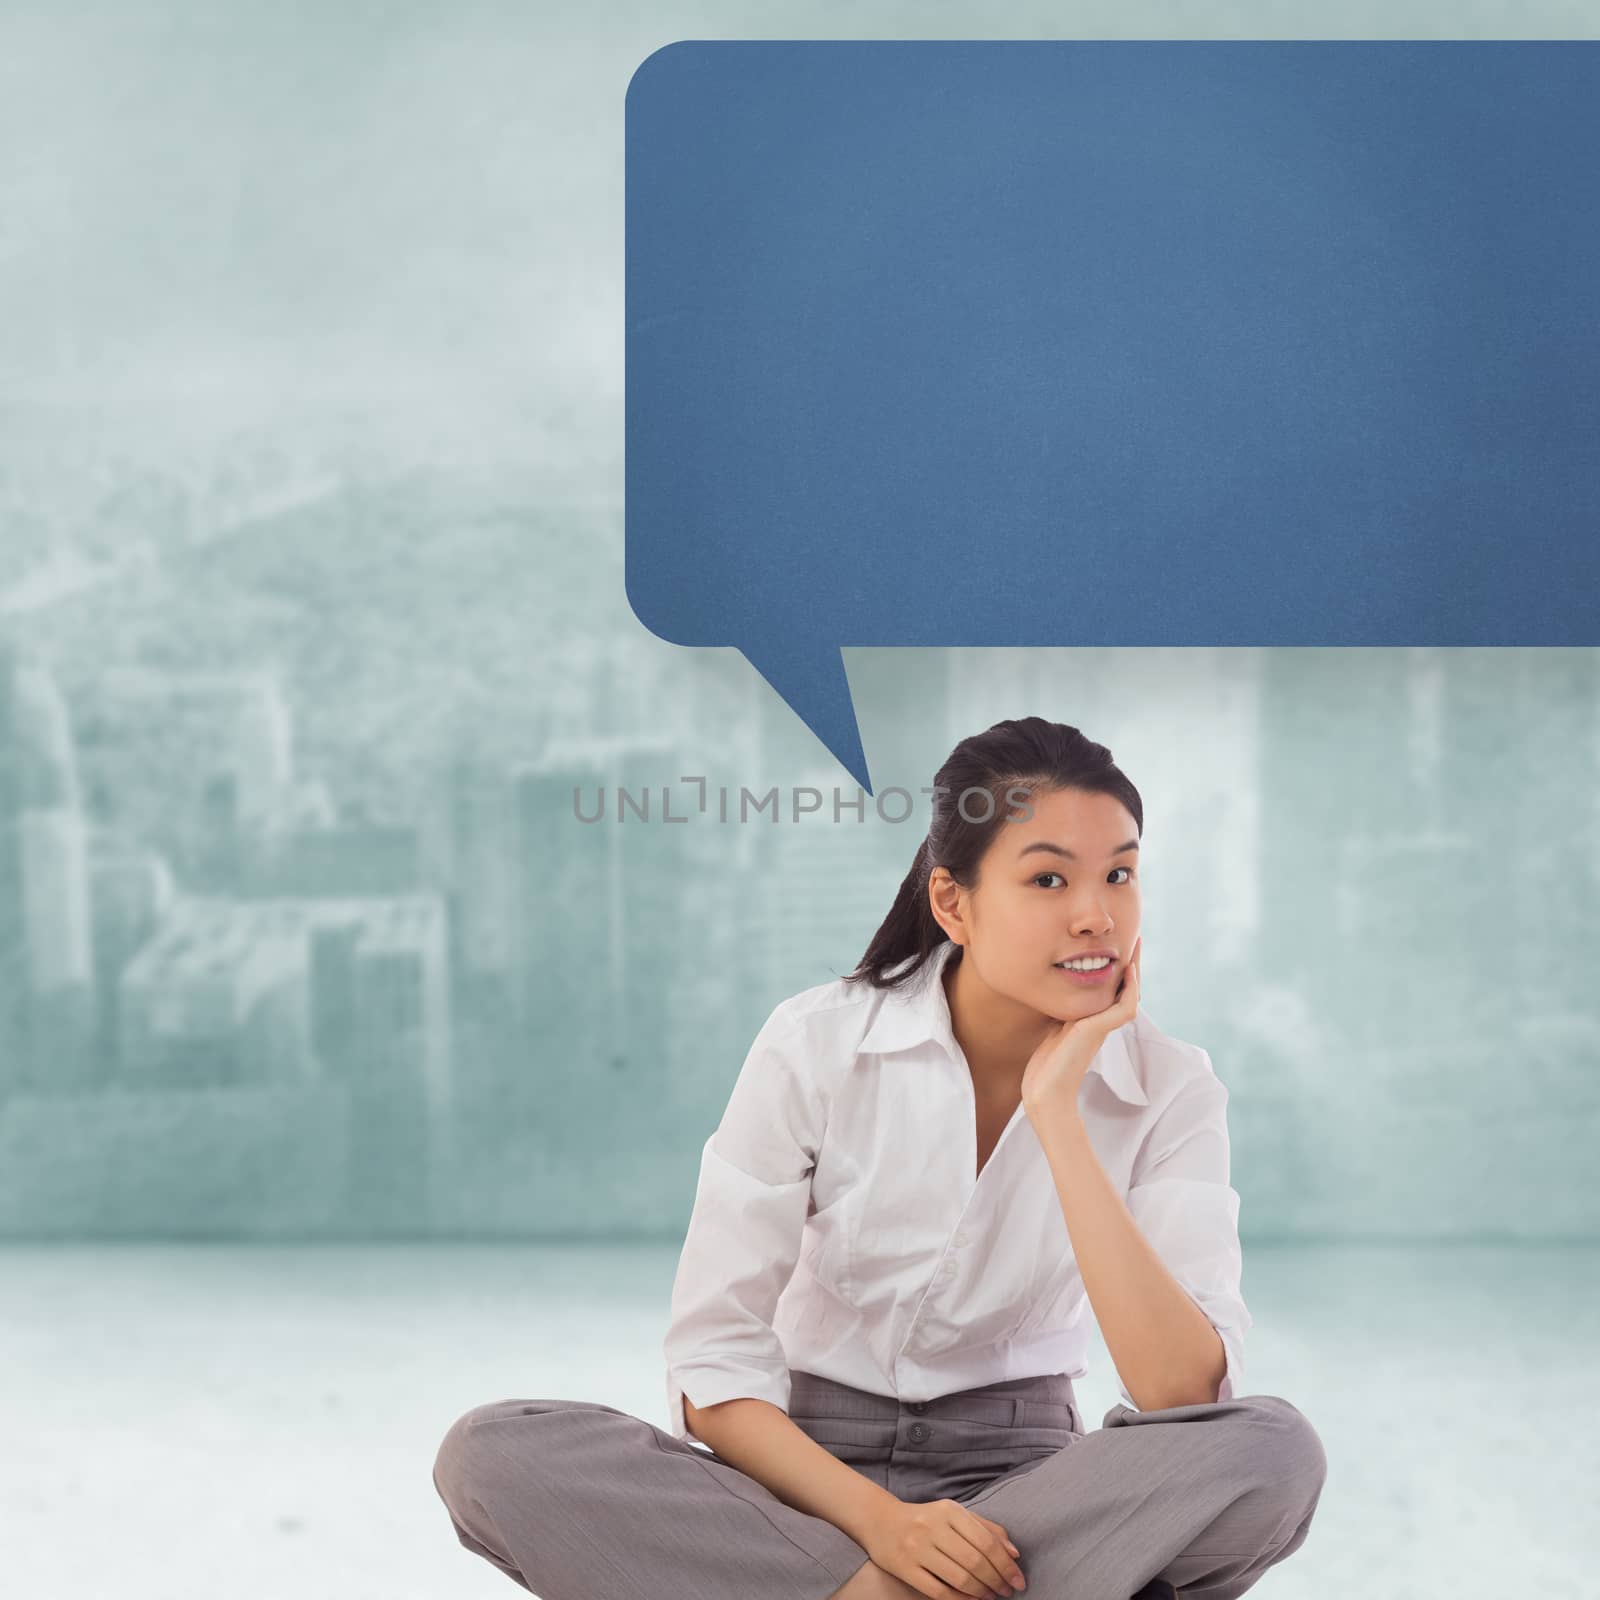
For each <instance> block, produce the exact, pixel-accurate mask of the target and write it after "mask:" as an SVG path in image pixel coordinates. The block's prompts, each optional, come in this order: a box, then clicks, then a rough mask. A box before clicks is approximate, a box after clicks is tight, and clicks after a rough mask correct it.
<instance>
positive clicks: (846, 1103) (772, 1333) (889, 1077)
mask: <svg viewBox="0 0 1600 1600" xmlns="http://www.w3.org/2000/svg"><path fill="white" fill-rule="evenodd" d="M956 948H957V947H956V946H955V945H954V944H951V943H947V944H945V945H942V946H941V947H940V949H939V950H938V951H937V952H936V954H935V955H934V956H933V957H932V958H930V959H929V961H928V962H927V963H926V964H925V966H924V967H923V969H922V971H921V972H920V973H919V974H918V977H917V979H916V980H915V982H914V984H913V986H911V987H910V988H908V989H906V990H902V991H894V990H879V989H874V988H872V987H871V985H869V984H866V983H861V984H847V983H845V981H844V980H843V979H842V978H838V979H835V980H833V981H832V982H831V983H825V984H820V985H818V986H817V987H815V988H812V989H806V990H803V991H802V992H801V993H799V994H797V995H794V996H792V997H791V998H789V999H787V1000H785V1001H783V1002H782V1003H781V1004H780V1005H779V1006H778V1007H777V1009H776V1010H775V1011H773V1013H772V1015H771V1016H770V1017H768V1019H767V1021H766V1022H765V1023H764V1024H763V1025H762V1028H761V1031H760V1032H759V1033H758V1034H757V1035H756V1039H755V1042H754V1043H753V1044H752V1045H751V1047H750V1053H749V1055H748V1056H747V1057H746V1058H745V1062H744V1065H743V1067H742V1068H741V1069H740V1072H739V1076H738V1079H737V1081H736V1082H735V1083H734V1086H733V1091H732V1093H731V1095H730V1097H729V1100H728V1106H727V1109H726V1111H725V1112H724V1113H723V1117H722V1121H721V1123H720V1124H719V1125H718V1127H717V1129H716V1131H715V1132H714V1133H713V1134H712V1135H711V1137H710V1138H709V1139H708V1140H707V1141H706V1143H705V1146H704V1148H703V1150H702V1153H701V1162H700V1179H699V1186H698V1189H697V1192H696V1194H695V1202H694V1211H693V1214H692V1216H691V1217H690V1220H689V1229H688V1235H687V1237H686V1238H685V1240H684V1245H683V1252H682V1255H681V1256H680V1258H679V1261H678V1271H677V1276H676V1278H675V1279H674V1282H673V1287H672V1309H671V1316H670V1320H669V1325H668V1329H667V1335H666V1341H665V1353H666V1360H667V1404H668V1411H669V1415H670V1418H671V1426H672V1431H673V1433H674V1434H675V1435H676V1436H677V1437H678V1438H679V1439H682V1440H684V1441H686V1442H688V1441H692V1440H693V1439H694V1437H695V1436H694V1435H693V1434H692V1433H691V1432H690V1431H689V1429H688V1427H687V1424H686V1423H685V1421H684V1415H683V1397H684V1395H685V1394H687V1395H688V1397H689V1398H690V1400H692V1401H693V1402H694V1403H695V1405H697V1406H710V1405H715V1404H717V1403H718V1402H719V1401H722V1400H734V1399H739V1398H741V1397H746V1396H749V1397H753V1398H756V1399H761V1400H768V1401H771V1403H772V1404H773V1405H775V1406H777V1407H779V1409H780V1410H783V1411H785V1412H787V1410H788V1407H789V1388H790V1382H789V1371H790V1369H791V1368H796V1369H798V1370H800V1371H804V1372H812V1373H817V1374H819V1375H820V1376H822V1377H825V1378H832V1379H834V1380H835V1381H837V1382H839V1383H845V1384H849V1385H850V1386H851V1387H853V1388H857V1389H866V1390H869V1391H871V1392H872V1393H875V1394H881V1395H888V1396H894V1397H897V1398H899V1399H900V1400H903V1401H918V1400H934V1399H937V1398H939V1397H940V1396H941V1395H945V1394H951V1393H954V1392H955V1391H957V1390H961V1389H972V1388H978V1387H981V1386H982V1385H984V1384H990V1383H1000V1382H1002V1381H1004V1380H1007V1379H1011V1378H1023V1377H1032V1376H1035V1375H1037V1374H1042V1373H1062V1372H1064V1373H1066V1374H1067V1375H1068V1376H1069V1377H1072V1378H1081V1377H1082V1376H1084V1374H1085V1373H1087V1371H1088V1370H1089V1369H1088V1364H1087V1360H1086V1356H1087V1352H1088V1346H1089V1334H1088V1326H1087V1321H1086V1318H1087V1317H1089V1316H1092V1315H1093V1312H1092V1308H1091V1307H1090V1306H1089V1302H1088V1296H1087V1294H1086V1292H1085V1290H1084V1285H1083V1280H1082V1278H1081V1277H1080V1276H1079V1273H1078V1268H1077V1263H1076V1261H1075V1260H1074V1258H1073V1254H1072V1246H1071V1242H1070V1239H1069V1237H1068V1234H1067V1228H1066V1222H1065V1219H1064V1218H1063V1216H1062V1213H1061V1202H1060V1200H1059V1198H1058V1197H1057V1195H1056V1190H1055V1181H1054V1178H1053V1176H1052V1174H1051V1171H1050V1165H1049V1162H1048V1161H1047V1159H1046V1158H1045V1154H1044V1150H1043V1148H1042V1147H1041V1145H1040V1143H1039V1139H1038V1135H1037V1133H1036V1132H1035V1130H1034V1127H1033V1124H1032V1123H1031V1122H1030V1121H1029V1120H1028V1117H1027V1113H1026V1112H1025V1111H1024V1110H1023V1109H1022V1107H1021V1106H1020V1105H1019V1106H1018V1107H1017V1109H1016V1111H1015V1112H1014V1114H1013V1115H1012V1118H1011V1121H1010V1122H1009V1123H1008V1124H1007V1125H1006V1128H1005V1131H1004V1132H1003V1133H1002V1134H1001V1136H1000V1139H999V1142H998V1143H997V1144H996V1145H995V1148H994V1151H993V1153H992V1154H991V1156H990V1157H989V1159H988V1161H987V1162H985V1164H984V1167H983V1171H982V1172H981V1173H978V1172H977V1100H976V1096H975V1094H974V1092H973V1084H972V1075H971V1072H970V1069H969V1068H968V1065H967V1061H966V1057H965V1055H964V1054H963V1052H962V1050H961V1047H960V1045H959V1044H958V1043H957V1042H956V1039H955V1035H954V1032H953V1030H952V1027H951V1022H950V1007H949V1002H948V999H947V997H946V994H945V989H944V984H943V982H942V981H941V979H942V974H943V970H944V967H945V965H946V963H947V962H948V961H949V960H950V958H951V956H952V955H953V954H954V952H955V950H956ZM1227 1101H1228V1091H1227V1089H1226V1087H1225V1086H1224V1085H1223V1083H1222V1082H1221V1080H1220V1079H1219V1078H1218V1077H1217V1076H1216V1073H1215V1072H1214V1070H1213V1069H1212V1065H1211V1058H1210V1056H1209V1055H1207V1053H1206V1052H1205V1051H1204V1050H1202V1049H1200V1048H1199V1046H1197V1045H1192V1044H1186V1043H1184V1042H1183V1041H1182V1040H1179V1039H1174V1038H1170V1037H1168V1035H1166V1034H1165V1033H1163V1032H1162V1031H1161V1030H1160V1029H1159V1028H1158V1027H1157V1026H1156V1025H1155V1023H1153V1022H1152V1021H1151V1020H1150V1019H1149V1017H1148V1016H1147V1015H1146V1014H1145V1012H1144V1011H1143V1009H1142V1008H1141V1009H1140V1010H1139V1012H1138V1013H1137V1015H1136V1016H1135V1018H1134V1020H1133V1021H1131V1022H1128V1023H1125V1024H1124V1025H1123V1026H1122V1027H1120V1028H1117V1029H1116V1030H1114V1031H1113V1032H1112V1033H1110V1034H1108V1035H1107V1036H1106V1039H1105V1042H1104V1044H1103V1045H1102V1046H1101V1048H1100V1050H1099V1051H1098V1052H1097V1053H1096V1055H1095V1057H1094V1060H1093V1061H1092V1062H1091V1063H1090V1065H1089V1068H1088V1071H1087V1072H1086V1073H1085V1075H1084V1080H1083V1085H1082V1087H1081V1089H1080V1092H1079V1100H1078V1107H1079V1112H1080V1114H1081V1115H1082V1118H1083V1121H1084V1126H1085V1129H1086V1131H1087V1134H1088V1137H1089V1140H1090V1143H1091V1144H1092V1145H1093V1147H1094V1150H1095V1154H1096V1155H1097V1156H1098V1157H1099V1159H1100V1162H1101V1164H1102V1166H1104V1168H1105V1170H1106V1171H1107V1173H1108V1174H1109V1175H1110V1177H1111V1180H1112V1182H1113V1183H1114V1184H1115V1185H1116V1186H1117V1190H1118V1192H1119V1193H1120V1194H1121V1195H1122V1196H1123V1199H1124V1201H1125V1203H1126V1204H1127V1207H1128V1210H1129V1212H1130V1213H1131V1214H1132V1216H1133V1218H1134V1221H1135V1222H1136V1223H1137V1224H1138V1226H1139V1228H1140V1230H1141V1232H1142V1233H1143V1234H1144V1236H1145V1238H1146V1239H1148V1240H1149V1241H1150V1243H1151V1245H1152V1246H1153V1247H1154V1248H1155V1250H1156V1252H1157V1254H1158V1255H1159V1256H1160V1257H1161V1259H1162V1261H1163V1262H1164V1263H1165V1264H1166V1266H1167V1268H1168V1270H1169V1271H1170V1272H1171V1273H1172V1275H1173V1276H1174V1277H1175V1278H1176V1279H1177V1280H1178V1282H1179V1283H1181V1284H1182V1285H1183V1287H1184V1288H1185V1290H1187V1292H1188V1293H1189V1294H1190V1296H1191V1297H1192V1298H1193V1299H1194V1300H1195V1302H1196V1304H1198V1305H1199V1307H1200V1308H1201V1310H1202V1311H1204V1312H1205V1314H1206V1316H1207V1317H1208V1318H1209V1319H1210V1321H1211V1323H1212V1325H1213V1326H1214V1327H1215V1328H1216V1329H1217V1331H1218V1333H1219V1334H1220V1335H1221V1337H1222V1343H1223V1347H1224V1350H1225V1351H1226V1355H1227V1375H1226V1377H1225V1378H1224V1379H1223V1381H1222V1387H1221V1391H1220V1394H1219V1398H1220V1399H1224V1400H1226V1399H1229V1398H1231V1397H1232V1396H1233V1395H1234V1394H1236V1393H1238V1392H1240V1386H1241V1384H1242V1382H1243V1376H1242V1374H1243V1355H1242V1350H1243V1341H1244V1335H1245V1333H1246V1332H1248V1330H1249V1328H1250V1323H1251V1318H1250V1313H1249V1312H1248V1311H1247V1310H1246V1308H1245V1304H1244V1301H1243V1299H1242V1298H1241V1296H1240V1291H1239V1280H1240V1275H1241V1270H1242V1265H1243V1263H1242V1260H1241V1256H1240V1250H1239V1234H1238V1218H1239V1195H1238V1193H1237V1192H1236V1191H1235V1190H1234V1189H1233V1188H1232V1187H1231V1185H1230V1182H1229V1154H1228V1129H1227V1118H1226V1107H1227ZM1121 1394H1122V1398H1123V1401H1124V1403H1126V1404H1127V1405H1130V1406H1132V1405H1133V1404H1134V1400H1133V1396H1132V1395H1131V1394H1129V1393H1128V1390H1127V1388H1126V1386H1123V1387H1122V1389H1121Z"/></svg>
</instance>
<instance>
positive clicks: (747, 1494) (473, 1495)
mask: <svg viewBox="0 0 1600 1600" xmlns="http://www.w3.org/2000/svg"><path fill="white" fill-rule="evenodd" d="M791 1384H792V1392H791V1395H790V1402H789V1416H790V1418H791V1419H792V1420H793V1421H794V1423H795V1424H796V1426H798V1427H799V1428H801V1429H802V1430H803V1431H804V1432H805V1433H806V1434H807V1435H808V1436H809V1437H811V1438H812V1439H815V1440H816V1441H817V1443H819V1444H820V1445H822V1446H823V1447H824V1448H825V1449H826V1450H828V1451H829V1452H830V1453H831V1454H832V1455H835V1456H837V1457H838V1458H839V1459H840V1460H841V1461H845V1462H848V1463H849V1465H850V1466H852V1467H853V1468H855V1470H856V1471H857V1472H860V1473H862V1474H863V1475H864V1476H865V1477H867V1478H870V1479H871V1480H872V1481H873V1482H874V1483H877V1484H880V1485H881V1486H882V1487H884V1488H886V1489H887V1490H889V1492H890V1493H891V1494H894V1495H896V1496H897V1497H898V1498H900V1499H901V1500H905V1501H913V1502H920V1501H928V1500H939V1499H951V1500H957V1501H960V1502H961V1504H963V1505H965V1506H967V1507H969V1508H970V1509H973V1510H976V1511H981V1512H982V1514H983V1515H984V1516H986V1517H988V1518H990V1519H991V1520H992V1521H994V1522H998V1523H999V1524H1000V1525H1001V1526H1002V1527H1003V1528H1004V1529H1005V1530H1006V1532H1007V1533H1008V1534H1009V1535H1010V1537H1011V1541H1012V1543H1013V1544H1015V1545H1016V1546H1017V1548H1018V1549H1019V1550H1020V1551H1021V1554H1020V1556H1019V1557H1018V1558H1017V1559H1018V1563H1019V1565H1020V1566H1021V1567H1022V1572H1023V1576H1024V1577H1025V1578H1026V1579H1027V1587H1026V1588H1025V1589H1023V1590H1021V1591H1020V1592H1019V1597H1020V1600H1129V1596H1134V1597H1135V1600H1137V1597H1138V1596H1139V1595H1140V1594H1141V1592H1144V1593H1147V1594H1148V1595H1150V1596H1155V1595H1163V1594H1165V1593H1166V1592H1167V1591H1166V1590H1165V1589H1164V1588H1162V1587H1161V1583H1162V1582H1164V1583H1167V1584H1170V1585H1172V1586H1173V1588H1175V1589H1176V1590H1178V1591H1179V1592H1180V1593H1181V1594H1182V1595H1183V1596H1185V1597H1192V1600H1233V1597H1234V1596H1236V1595H1241V1594H1243V1593H1244V1592H1245V1590H1247V1589H1248V1588H1249V1587H1250V1586H1251V1585H1252V1584H1253V1583H1254V1582H1255V1581H1256V1579H1257V1578H1259V1577H1260V1576H1261V1574H1262V1573H1263V1572H1265V1571H1266V1569H1267V1568H1268V1567H1270V1566H1272V1565H1273V1564H1274V1563H1275V1562H1279V1561H1282V1560H1283V1559H1284V1557H1285V1556H1288V1555H1290V1554H1291V1553H1292V1552H1293V1551H1295V1550H1297V1549H1298V1548H1299V1547H1300V1545H1301V1544H1303V1543H1304V1542H1305V1538H1306V1534H1307V1532H1308V1531H1309V1529H1310V1526H1311V1516H1312V1512H1313V1511H1314V1510H1315V1509H1316V1505H1317V1500H1318V1498H1319V1497H1320V1495H1321V1493H1322V1485H1323V1478H1324V1474H1325V1472H1326V1467H1327V1462H1326V1457H1325V1456H1324V1454H1323V1448H1322V1442H1321V1439H1320V1438H1319V1437H1318V1434H1317V1432H1316V1430H1315V1428H1313V1427H1312V1425H1311V1423H1310V1422H1309V1421H1308V1420H1307V1419H1306V1417H1305V1416H1304V1415H1303V1414H1302V1413H1301V1412H1300V1411H1298V1410H1297V1409H1296V1408H1295V1407H1294V1406H1293V1405H1291V1404H1290V1403H1289V1402H1288V1401H1287V1400H1282V1399H1279V1398H1278V1397H1276V1396H1274V1395H1247V1396H1242V1397H1240V1398H1238V1399H1235V1400H1221V1401H1215V1402H1212V1403H1210V1404H1206V1405H1191V1406H1172V1407H1169V1408H1167V1409H1166V1410H1162V1411H1135V1410H1133V1409H1132V1407H1130V1406H1125V1405H1121V1404H1118V1405H1114V1406H1113V1407H1112V1408H1111V1410H1110V1411H1108V1412H1107V1413H1106V1415H1105V1419H1104V1423H1103V1425H1102V1426H1101V1427H1099V1428H1097V1429H1095V1430H1094V1431H1093V1432H1089V1431H1086V1430H1085V1428H1084V1426H1083V1422H1082V1419H1081V1417H1080V1415H1079V1413H1078V1409H1077V1405H1076V1403H1075V1401H1074V1399H1073V1391H1072V1383H1071V1380H1070V1379H1068V1378H1066V1377H1064V1376H1049V1377H1038V1378H1025V1379H1019V1380H1014V1381H1011V1382H1007V1383H996V1384H990V1385H987V1386H986V1387H984V1388H981V1389H968V1390H966V1391H964V1392H963V1393H960V1394H952V1395H945V1396H943V1397H942V1398H940V1399H938V1400H930V1401H927V1402H925V1403H921V1404H912V1403H907V1402H902V1401H899V1400H896V1399H894V1398H893V1397H890V1396H884V1395H876V1394H868V1393H866V1392H865V1391H863V1390H860V1389H853V1388H849V1387H847V1386H845V1385H844V1384H840V1383H835V1382H833V1381H832V1380H831V1379H827V1378H821V1377H817V1376H816V1375H814V1374H812V1373H806V1372H798V1371H797V1372H794V1373H792V1375H791ZM433 1481H434V1486H435V1488H437V1490H438V1492H439V1495H440V1497H441V1498H442V1499H443V1501H444V1503H445V1506H446V1508H447V1509H448V1511H449V1513H450V1518H451V1521H452V1523H453V1524H454V1527H455V1531H456V1535H457V1537H458V1538H459V1540H460V1542H461V1543H462V1544H463V1545H464V1546H465V1547H466V1548H467V1549H468V1550H471V1551H472V1552H473V1553H474V1554H476V1555H480V1556H482V1557H483V1558H484V1559H485V1560H487V1561H490V1562H492V1563H493V1564H494V1565H495V1566H496V1567H498V1568H499V1569H500V1570H501V1571H502V1572H504V1573H506V1574H507V1576H509V1577H511V1578H514V1579H515V1580H516V1581H517V1582H518V1583H520V1584H521V1585H522V1586H523V1587H524V1588H525V1589H528V1590H529V1591H530V1592H532V1593H533V1594H536V1595H538V1596H540V1597H541V1600H826V1597H827V1596H829V1595H832V1594H833V1593H834V1591H835V1590H837V1589H838V1588H839V1587H840V1586H841V1585H843V1584H844V1583H845V1582H846V1581H847V1580H848V1579H849V1578H850V1576H851V1575H852V1574H853V1573H854V1572H856V1571H857V1569H858V1568H860V1567H861V1565H862V1564H863V1563H864V1562H865V1561H866V1560H867V1559H868V1556H867V1552H866V1551H865V1550H864V1549H863V1548H862V1547H861V1546H860V1545H859V1544H857V1543H856V1542H855V1540H854V1539H852V1538H850V1537H849V1535H848V1534H846V1533H844V1532H843V1531H842V1530H841V1529H839V1528H836V1527H835V1526H834V1525H833V1524H832V1523H831V1522H828V1521H826V1520H824V1519H823V1518H821V1517H814V1516H811V1515H809V1514H808V1513H806V1512H803V1511H799V1510H796V1509H795V1508H794V1507H793V1506H790V1505H787V1504H785V1503H784V1502H783V1501H782V1500H780V1499H778V1497H777V1496H776V1495H774V1494H773V1493H772V1492H771V1491H770V1490H768V1489H767V1488H766V1487H765V1486H764V1485H762V1484H761V1483H759V1482H758V1481H757V1480H756V1479H754V1478H752V1477H750V1476H749V1475H748V1474H746V1473H743V1472H741V1471H739V1469H738V1468H736V1467H734V1466H732V1465H731V1464H730V1463H729V1462H726V1461H724V1460H723V1459H722V1457H721V1456H719V1455H717V1454H715V1452H713V1451H709V1450H707V1449H705V1448H704V1447H703V1446H698V1445H691V1444H687V1443H685V1442H683V1441H682V1440H679V1439H674V1438H673V1437H672V1435H671V1434H669V1433H667V1432H666V1431H665V1429H662V1428H658V1427H656V1426H655V1425H654V1424H653V1423H650V1422H645V1421H643V1420H642V1419H640V1418H638V1417H635V1416H632V1415H630V1414H629V1413H628V1412H625V1411H619V1410H617V1409H616V1408H615V1407H612V1406H607V1405H601V1404H599V1403H597V1402H593V1401H587V1400H496V1401H491V1402H490V1403H489V1404H487V1405H481V1406H476V1407H474V1408H473V1409H472V1410H471V1411H468V1412H466V1413H465V1414H464V1415H463V1416H461V1417H458V1418H457V1419H456V1421H455V1422H453V1423H452V1424H451V1426H450V1428H449V1430H448V1432H446V1434H445V1436H444V1440H443V1442H442V1444H441V1445H440V1447H439V1451H438V1456H437V1459H436V1460H435V1462H434V1468H433ZM1147 1584H1148V1585H1149V1588H1148V1589H1146V1587H1145V1586H1146V1585H1147Z"/></svg>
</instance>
